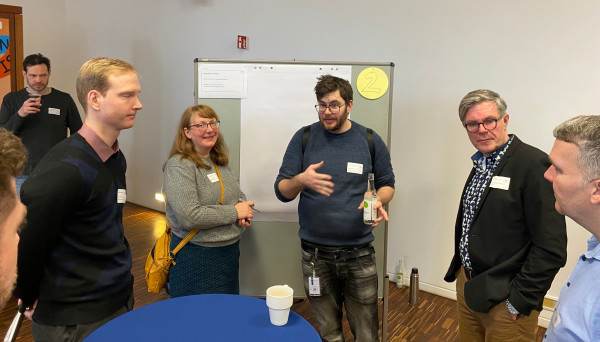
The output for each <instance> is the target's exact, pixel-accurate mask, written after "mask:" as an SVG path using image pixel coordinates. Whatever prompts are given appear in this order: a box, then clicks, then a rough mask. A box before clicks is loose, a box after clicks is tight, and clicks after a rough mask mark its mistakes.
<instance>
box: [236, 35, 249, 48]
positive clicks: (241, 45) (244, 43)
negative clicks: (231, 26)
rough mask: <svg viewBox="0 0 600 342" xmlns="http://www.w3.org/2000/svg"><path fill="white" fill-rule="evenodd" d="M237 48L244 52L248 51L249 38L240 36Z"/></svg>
mask: <svg viewBox="0 0 600 342" xmlns="http://www.w3.org/2000/svg"><path fill="white" fill-rule="evenodd" d="M237 48H238V49H242V50H248V38H247V37H246V36H238V39H237Z"/></svg>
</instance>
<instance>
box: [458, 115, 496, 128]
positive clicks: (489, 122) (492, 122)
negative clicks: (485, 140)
mask: <svg viewBox="0 0 600 342" xmlns="http://www.w3.org/2000/svg"><path fill="white" fill-rule="evenodd" d="M503 117H504V114H502V115H500V117H499V118H497V119H485V120H483V122H475V121H471V122H465V123H464V124H463V126H464V127H465V129H466V130H467V132H469V133H477V132H479V126H480V125H483V127H484V128H485V129H487V130H488V131H491V130H492V129H494V128H496V126H498V121H500V119H502V118H503Z"/></svg>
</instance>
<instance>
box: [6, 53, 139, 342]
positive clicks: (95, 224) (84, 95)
mask: <svg viewBox="0 0 600 342" xmlns="http://www.w3.org/2000/svg"><path fill="white" fill-rule="evenodd" d="M76 88H77V95H78V98H79V101H80V102H81V105H82V106H83V107H84V108H85V113H86V119H85V122H84V124H83V126H82V128H81V130H79V132H77V133H76V134H73V135H72V136H70V137H69V138H67V139H65V140H64V141H62V142H61V143H59V144H58V145H56V146H55V147H54V148H52V149H51V150H50V151H49V152H48V153H47V154H46V156H45V157H44V158H43V159H42V161H40V163H39V165H38V167H37V168H36V169H35V171H34V172H33V173H32V174H31V176H30V177H29V178H28V179H27V181H25V183H24V184H23V188H22V191H21V194H22V200H23V203H25V205H27V207H28V208H29V210H28V214H27V225H26V227H25V228H24V229H23V232H22V234H21V242H20V244H19V260H18V271H19V276H18V279H17V286H16V290H15V295H16V297H17V298H20V300H22V302H23V304H24V305H25V306H26V307H27V308H28V309H27V311H26V312H25V315H26V317H28V318H29V319H31V320H32V321H33V322H32V332H33V338H34V339H35V340H36V341H62V340H69V341H80V340H83V339H84V338H85V337H86V336H87V335H89V334H90V333H91V332H93V331H94V330H95V329H97V328H98V327H99V326H101V325H103V324H104V323H106V322H108V321H109V320H111V319H112V318H114V317H116V316H119V315H121V314H123V313H125V312H127V311H129V310H131V309H132V308H133V276H132V275H131V264H132V259H131V249H130V248H129V244H128V242H127V240H126V239H125V235H124V228H123V222H122V215H123V205H124V203H125V201H126V186H125V170H126V167H127V164H126V161H125V157H124V156H123V153H122V152H121V150H120V149H119V143H118V141H117V138H118V136H119V133H120V132H121V130H123V129H127V128H130V127H132V126H133V124H134V119H135V116H136V113H137V111H138V110H140V109H142V104H141V103H140V101H139V99H138V95H139V93H140V84H139V80H138V76H137V73H136V71H135V69H134V68H133V66H131V65H130V64H129V63H126V62H124V61H121V60H118V59H113V58H94V59H91V60H89V61H87V62H85V63H84V64H83V66H82V67H81V69H80V70H79V74H78V75H77V85H76Z"/></svg>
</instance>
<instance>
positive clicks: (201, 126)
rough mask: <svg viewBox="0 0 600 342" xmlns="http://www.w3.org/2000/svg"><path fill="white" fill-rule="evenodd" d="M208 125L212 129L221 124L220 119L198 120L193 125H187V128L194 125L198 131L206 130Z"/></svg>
mask: <svg viewBox="0 0 600 342" xmlns="http://www.w3.org/2000/svg"><path fill="white" fill-rule="evenodd" d="M208 126H210V128H212V129H217V128H219V126H221V121H212V122H200V123H197V124H195V125H189V126H188V128H192V127H196V128H197V129H198V130H199V131H206V130H207V129H208Z"/></svg>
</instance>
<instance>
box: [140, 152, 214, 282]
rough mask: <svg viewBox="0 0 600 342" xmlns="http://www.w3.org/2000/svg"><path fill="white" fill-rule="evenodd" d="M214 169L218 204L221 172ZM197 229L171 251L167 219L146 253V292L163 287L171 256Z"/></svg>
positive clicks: (169, 228) (171, 263) (173, 262)
mask: <svg viewBox="0 0 600 342" xmlns="http://www.w3.org/2000/svg"><path fill="white" fill-rule="evenodd" d="M215 169H216V171H217V176H218V177H219V183H220V185H221V198H220V199H219V205H220V204H221V203H223V192H224V190H223V180H222V179H221V173H220V172H219V167H218V166H217V165H216V164H215ZM198 231H199V229H193V230H192V231H190V232H189V233H188V235H186V237H185V238H184V239H183V240H182V241H181V242H180V243H179V244H178V245H177V247H175V249H174V250H173V251H172V252H171V251H169V247H170V245H171V224H170V223H169V221H167V228H166V229H165V232H164V233H163V235H161V236H160V237H159V238H158V240H156V243H155V244H154V247H152V250H151V251H150V253H148V257H147V258H146V266H145V267H144V269H145V271H146V285H148V292H150V293H159V292H160V290H161V289H162V288H163V287H165V284H166V283H167V279H168V278H169V268H171V265H175V261H174V260H173V258H174V257H175V254H177V252H179V250H180V249H182V248H183V246H185V244H186V243H188V242H189V241H190V240H191V239H192V238H193V237H194V236H195V235H196V234H198Z"/></svg>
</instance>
